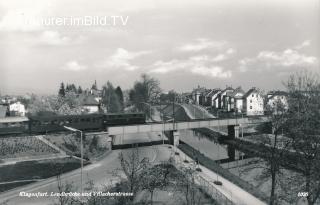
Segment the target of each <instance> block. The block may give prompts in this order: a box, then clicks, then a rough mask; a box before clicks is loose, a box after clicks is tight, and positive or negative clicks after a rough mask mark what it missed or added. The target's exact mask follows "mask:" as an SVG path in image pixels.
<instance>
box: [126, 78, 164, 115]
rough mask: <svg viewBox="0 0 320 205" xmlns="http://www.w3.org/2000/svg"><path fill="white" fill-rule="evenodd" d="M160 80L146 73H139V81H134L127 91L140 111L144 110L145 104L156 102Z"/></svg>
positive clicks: (158, 95) (159, 90)
mask: <svg viewBox="0 0 320 205" xmlns="http://www.w3.org/2000/svg"><path fill="white" fill-rule="evenodd" d="M160 93H161V89H160V82H159V81H158V80H157V79H155V78H152V77H150V76H148V75H146V74H142V75H141V81H137V82H135V84H134V86H133V88H132V89H131V90H130V92H129V98H130V101H131V102H132V103H133V104H134V105H135V106H136V108H137V109H138V110H140V111H143V110H144V106H145V104H146V103H147V104H150V103H154V102H157V101H158V99H159V97H160Z"/></svg>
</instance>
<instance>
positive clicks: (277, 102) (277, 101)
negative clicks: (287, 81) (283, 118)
mask: <svg viewBox="0 0 320 205" xmlns="http://www.w3.org/2000/svg"><path fill="white" fill-rule="evenodd" d="M287 96H288V94H287V93H286V92H284V91H271V92H269V93H268V94H267V99H266V101H267V103H266V106H267V107H268V108H270V109H271V110H274V111H275V112H276V109H277V108H279V106H282V108H283V109H288V107H289V105H288V98H287Z"/></svg>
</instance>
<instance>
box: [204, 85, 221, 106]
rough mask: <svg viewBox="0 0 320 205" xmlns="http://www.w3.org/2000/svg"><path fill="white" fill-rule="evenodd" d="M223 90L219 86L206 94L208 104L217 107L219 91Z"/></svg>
mask: <svg viewBox="0 0 320 205" xmlns="http://www.w3.org/2000/svg"><path fill="white" fill-rule="evenodd" d="M220 92H221V90H220V89H219V88H217V89H212V90H211V91H210V92H209V93H208V94H207V96H206V101H207V105H208V106H211V107H216V104H217V102H216V99H217V97H218V95H219V93H220Z"/></svg>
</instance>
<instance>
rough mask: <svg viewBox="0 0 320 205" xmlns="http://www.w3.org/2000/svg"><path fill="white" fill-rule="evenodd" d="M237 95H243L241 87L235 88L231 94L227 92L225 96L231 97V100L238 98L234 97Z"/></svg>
mask: <svg viewBox="0 0 320 205" xmlns="http://www.w3.org/2000/svg"><path fill="white" fill-rule="evenodd" d="M238 93H241V94H242V95H244V94H245V92H244V91H243V90H242V88H241V87H237V88H236V89H235V90H234V91H232V92H228V93H227V96H230V97H233V98H239V97H238V96H236V95H237V94H238ZM242 97H243V96H241V97H240V98H242Z"/></svg>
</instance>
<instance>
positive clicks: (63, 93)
mask: <svg viewBox="0 0 320 205" xmlns="http://www.w3.org/2000/svg"><path fill="white" fill-rule="evenodd" d="M65 94H66V92H65V88H64V83H63V82H62V83H61V84H60V89H59V96H60V97H64V96H65Z"/></svg>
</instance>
